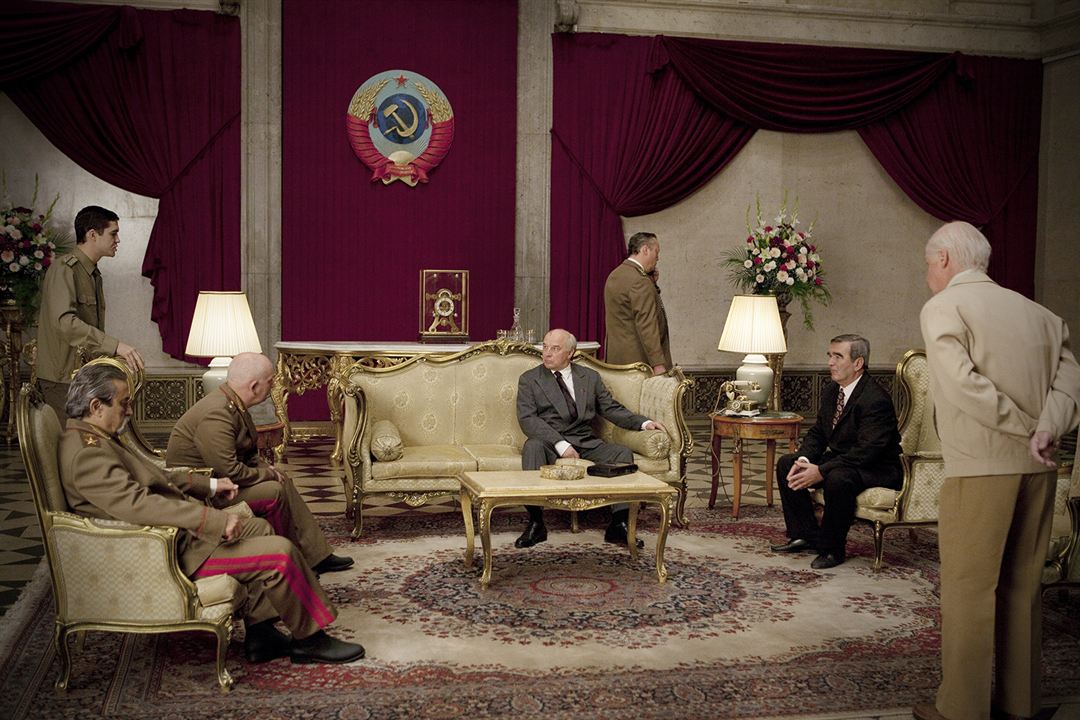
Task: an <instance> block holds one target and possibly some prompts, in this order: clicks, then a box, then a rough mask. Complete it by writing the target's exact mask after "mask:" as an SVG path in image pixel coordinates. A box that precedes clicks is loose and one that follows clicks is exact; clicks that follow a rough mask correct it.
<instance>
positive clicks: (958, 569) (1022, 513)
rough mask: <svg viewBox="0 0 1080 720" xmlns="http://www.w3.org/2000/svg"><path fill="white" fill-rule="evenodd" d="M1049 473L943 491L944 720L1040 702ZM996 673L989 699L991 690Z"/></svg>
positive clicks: (1026, 711) (1023, 712)
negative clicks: (1043, 574) (1043, 575)
mask: <svg viewBox="0 0 1080 720" xmlns="http://www.w3.org/2000/svg"><path fill="white" fill-rule="evenodd" d="M1054 488H1055V473H1054V472H1052V471H1051V472H1045V473H1037V474H1031V475H989V476H982V477H950V478H946V480H945V484H944V485H943V486H942V488H941V501H940V505H939V514H938V518H939V519H938V546H939V548H940V552H941V674H942V680H941V687H940V688H939V689H938V694H937V709H938V712H940V713H941V714H942V715H944V716H945V717H947V718H949V720H985V719H986V718H989V717H990V707H991V699H992V700H993V705H994V706H995V707H996V708H997V709H998V710H999V711H1002V712H1006V713H1010V714H1013V715H1020V716H1023V717H1031V716H1033V715H1035V714H1036V712H1038V710H1039V707H1040V702H1041V698H1040V684H1041V680H1042V676H1041V668H1040V662H1041V659H1042V658H1041V655H1042V592H1041V590H1042V587H1041V582H1042V569H1043V565H1044V564H1045V562H1046V548H1047V543H1049V541H1050V525H1051V520H1052V513H1053V504H1054ZM991 679H993V696H991Z"/></svg>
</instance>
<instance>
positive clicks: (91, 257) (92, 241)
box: [37, 205, 143, 423]
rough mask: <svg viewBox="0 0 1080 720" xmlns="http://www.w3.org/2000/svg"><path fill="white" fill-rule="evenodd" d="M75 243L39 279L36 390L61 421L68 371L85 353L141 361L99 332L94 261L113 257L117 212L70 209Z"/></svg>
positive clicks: (101, 319) (138, 364) (100, 290)
mask: <svg viewBox="0 0 1080 720" xmlns="http://www.w3.org/2000/svg"><path fill="white" fill-rule="evenodd" d="M75 243H76V246H75V249H74V250H73V251H72V252H71V254H70V255H64V256H62V257H59V258H57V259H56V261H55V262H54V263H53V264H52V265H50V266H49V269H48V270H46V271H45V279H44V280H42V283H41V314H40V318H39V320H38V323H39V324H38V350H37V376H38V386H39V387H40V388H41V394H42V395H43V396H44V397H45V402H47V403H48V404H49V405H50V406H51V407H52V409H53V410H55V411H56V416H57V417H58V418H59V419H60V422H61V423H63V422H64V419H65V418H66V417H67V416H66V415H65V414H64V406H65V403H66V402H67V389H68V385H69V384H70V383H71V374H72V373H73V372H75V368H76V367H77V366H78V365H79V364H80V362H79V357H78V355H79V350H80V348H81V349H82V351H83V352H84V353H85V354H86V355H87V357H86V358H85V359H90V357H93V356H96V355H118V356H120V357H121V358H123V359H124V362H126V363H127V364H128V367H130V368H131V369H132V370H139V369H141V368H142V366H143V359H142V356H141V355H139V351H138V350H136V349H135V348H133V347H132V346H131V345H128V344H127V343H125V342H122V341H120V340H117V339H116V338H115V337H112V336H110V335H106V334H105V289H104V287H103V285H102V281H101V271H100V270H98V261H99V260H101V258H104V257H116V249H117V247H118V246H119V245H120V218H119V216H117V214H116V213H114V212H113V211H112V210H107V209H105V208H103V207H98V206H96V205H90V206H89V207H84V208H83V209H82V210H80V211H79V212H78V214H76V215H75Z"/></svg>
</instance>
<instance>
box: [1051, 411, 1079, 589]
mask: <svg viewBox="0 0 1080 720" xmlns="http://www.w3.org/2000/svg"><path fill="white" fill-rule="evenodd" d="M1077 441H1078V445H1080V431H1078V433H1077ZM1078 453H1080V448H1078ZM1042 582H1043V586H1044V587H1046V586H1049V585H1054V586H1062V587H1064V586H1067V585H1074V586H1076V585H1080V457H1076V458H1074V459H1073V466H1072V473H1071V474H1070V475H1058V484H1057V492H1056V493H1055V495H1054V519H1053V525H1052V526H1051V528H1050V546H1049V548H1047V554H1046V566H1045V567H1044V568H1043V576H1042Z"/></svg>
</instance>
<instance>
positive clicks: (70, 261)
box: [61, 253, 79, 267]
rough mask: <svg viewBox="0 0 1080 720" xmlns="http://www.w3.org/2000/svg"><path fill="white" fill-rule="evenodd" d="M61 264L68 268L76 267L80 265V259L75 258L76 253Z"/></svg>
mask: <svg viewBox="0 0 1080 720" xmlns="http://www.w3.org/2000/svg"><path fill="white" fill-rule="evenodd" d="M61 262H62V263H64V264H65V265H67V266H68V267H75V266H76V265H77V264H78V263H79V258H77V257H75V253H72V254H70V255H68V256H67V257H65V258H64V259H63V260H61Z"/></svg>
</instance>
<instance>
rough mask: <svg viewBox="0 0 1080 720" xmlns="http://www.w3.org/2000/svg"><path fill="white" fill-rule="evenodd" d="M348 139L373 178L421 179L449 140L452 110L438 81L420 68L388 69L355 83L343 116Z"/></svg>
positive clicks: (413, 182) (414, 181)
mask: <svg viewBox="0 0 1080 720" xmlns="http://www.w3.org/2000/svg"><path fill="white" fill-rule="evenodd" d="M345 129H346V132H347V133H348V136H349V144H350V145H352V149H353V152H355V153H356V156H357V157H358V158H360V160H361V161H362V162H363V163H364V164H365V165H367V166H368V167H369V168H371V171H372V175H371V180H372V182H374V181H376V180H382V182H383V184H384V185H389V184H390V183H392V182H393V181H395V180H401V181H402V182H404V183H406V184H407V185H409V186H410V187H415V186H416V184H417V183H426V182H427V181H428V174H429V173H430V172H431V171H432V170H433V169H434V168H435V167H436V166H437V165H438V164H439V163H440V162H442V159H443V158H444V157H446V153H448V152H449V151H450V144H451V143H452V142H453V141H454V111H453V110H452V109H451V108H450V103H449V102H448V101H447V99H446V96H445V95H444V94H443V92H442V91H441V90H440V89H439V86H438V85H436V84H435V83H433V82H431V81H430V80H428V79H427V78H426V77H424V76H423V75H420V74H419V73H414V72H411V71H409V70H387V71H385V72H381V73H379V74H377V75H372V76H371V77H370V78H368V79H367V80H365V81H364V83H363V84H362V85H361V86H360V87H359V88H357V90H356V93H354V94H353V96H352V100H351V101H350V102H349V112H348V114H347V115H346V116H345Z"/></svg>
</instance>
